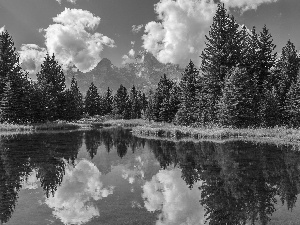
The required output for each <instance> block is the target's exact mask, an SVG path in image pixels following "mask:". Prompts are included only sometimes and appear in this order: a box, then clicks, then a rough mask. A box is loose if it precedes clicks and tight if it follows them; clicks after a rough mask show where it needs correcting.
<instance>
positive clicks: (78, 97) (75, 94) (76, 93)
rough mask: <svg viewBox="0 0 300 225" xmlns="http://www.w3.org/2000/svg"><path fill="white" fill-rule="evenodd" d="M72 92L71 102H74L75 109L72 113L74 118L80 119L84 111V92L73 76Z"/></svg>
mask: <svg viewBox="0 0 300 225" xmlns="http://www.w3.org/2000/svg"><path fill="white" fill-rule="evenodd" d="M70 92H71V96H72V101H71V102H72V103H74V104H73V106H72V108H73V109H74V110H73V113H72V115H73V118H74V119H77V120H78V119H80V117H81V116H82V113H83V100H82V94H81V92H80V90H79V87H78V84H77V81H76V79H75V77H73V78H72V81H71V87H70Z"/></svg>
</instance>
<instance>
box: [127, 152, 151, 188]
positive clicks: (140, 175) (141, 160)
mask: <svg viewBox="0 0 300 225" xmlns="http://www.w3.org/2000/svg"><path fill="white" fill-rule="evenodd" d="M146 157H147V156H146ZM146 157H141V156H138V157H136V158H135V159H134V166H133V168H129V165H127V166H126V167H125V168H123V169H122V178H124V179H125V180H128V182H129V183H130V184H133V183H135V182H136V181H137V180H143V179H144V178H145V172H144V170H145V167H146V166H148V164H149V162H148V161H147V158H146Z"/></svg>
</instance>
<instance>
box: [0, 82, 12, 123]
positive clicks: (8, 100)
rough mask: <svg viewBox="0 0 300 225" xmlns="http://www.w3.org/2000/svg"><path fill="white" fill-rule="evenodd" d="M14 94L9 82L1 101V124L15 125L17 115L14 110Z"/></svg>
mask: <svg viewBox="0 0 300 225" xmlns="http://www.w3.org/2000/svg"><path fill="white" fill-rule="evenodd" d="M14 102H15V99H14V92H13V90H12V88H11V83H10V82H9V81H8V82H6V85H5V87H4V90H3V93H2V99H1V122H8V123H14V122H15V119H16V114H15V110H14Z"/></svg>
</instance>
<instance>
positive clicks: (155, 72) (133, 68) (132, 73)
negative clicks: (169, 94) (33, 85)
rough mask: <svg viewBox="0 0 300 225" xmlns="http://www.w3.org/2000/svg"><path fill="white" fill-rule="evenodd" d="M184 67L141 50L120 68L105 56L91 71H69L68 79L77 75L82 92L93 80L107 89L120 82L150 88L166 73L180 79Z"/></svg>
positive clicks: (115, 86) (127, 86)
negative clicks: (133, 58)
mask: <svg viewBox="0 0 300 225" xmlns="http://www.w3.org/2000/svg"><path fill="white" fill-rule="evenodd" d="M182 72H183V69H181V68H179V66H178V65H174V64H170V63H169V64H162V63H160V62H158V61H157V59H156V58H155V57H154V56H153V55H152V54H151V53H149V52H147V51H141V52H140V53H139V54H138V55H137V56H136V58H135V61H134V62H132V63H127V64H125V65H124V66H122V67H120V68H118V67H116V66H114V65H113V64H112V63H111V61H110V60H109V59H107V58H103V59H102V60H101V61H100V63H99V64H98V65H97V66H96V67H95V68H94V69H93V70H92V71H90V72H87V73H82V72H80V71H77V72H74V71H73V70H70V71H67V72H66V73H65V75H66V81H67V83H68V84H70V83H71V79H72V77H73V76H75V77H76V79H77V81H78V85H79V87H80V90H81V91H82V93H86V91H87V90H88V87H89V85H90V83H91V82H94V84H95V85H96V86H97V87H99V88H100V91H103V92H104V91H105V90H106V89H107V87H110V88H111V89H113V90H117V89H118V88H119V86H120V84H123V85H124V86H125V87H126V88H131V87H132V85H133V84H134V85H135V86H136V87H138V88H139V89H149V88H151V87H154V86H155V85H157V83H158V81H159V79H160V77H161V76H162V75H163V74H164V73H165V74H167V75H168V76H169V77H170V78H171V79H179V78H180V77H181V73H182Z"/></svg>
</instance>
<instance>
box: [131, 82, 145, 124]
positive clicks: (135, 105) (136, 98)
mask: <svg viewBox="0 0 300 225" xmlns="http://www.w3.org/2000/svg"><path fill="white" fill-rule="evenodd" d="M129 100H130V103H131V112H130V113H131V116H130V117H131V119H139V118H141V111H142V105H141V101H140V100H141V99H140V95H139V91H137V90H136V88H135V86H134V85H133V86H132V88H131V90H130V95H129Z"/></svg>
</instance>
